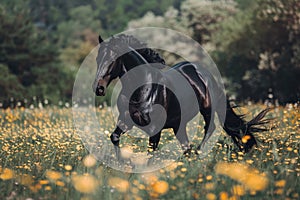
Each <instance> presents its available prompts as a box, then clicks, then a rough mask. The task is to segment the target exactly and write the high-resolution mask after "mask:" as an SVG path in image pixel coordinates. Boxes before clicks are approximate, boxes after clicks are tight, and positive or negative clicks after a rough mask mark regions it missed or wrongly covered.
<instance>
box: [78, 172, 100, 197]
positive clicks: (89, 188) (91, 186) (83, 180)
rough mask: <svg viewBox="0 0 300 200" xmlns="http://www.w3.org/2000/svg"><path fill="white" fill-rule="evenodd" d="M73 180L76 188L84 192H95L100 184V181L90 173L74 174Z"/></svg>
mask: <svg viewBox="0 0 300 200" xmlns="http://www.w3.org/2000/svg"><path fill="white" fill-rule="evenodd" d="M72 182H73V185H74V187H75V189H76V190H77V191H79V192H82V193H93V192H95V191H96V189H97V187H98V186H99V184H100V183H99V181H98V180H97V179H96V178H95V177H94V176H92V175H90V174H84V175H73V176H72Z"/></svg>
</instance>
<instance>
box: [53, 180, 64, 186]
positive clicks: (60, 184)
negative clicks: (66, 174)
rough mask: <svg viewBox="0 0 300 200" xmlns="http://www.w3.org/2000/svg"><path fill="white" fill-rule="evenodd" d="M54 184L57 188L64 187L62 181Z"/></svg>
mask: <svg viewBox="0 0 300 200" xmlns="http://www.w3.org/2000/svg"><path fill="white" fill-rule="evenodd" d="M55 184H56V185H57V186H60V187H64V186H65V183H64V182H62V181H56V182H55Z"/></svg>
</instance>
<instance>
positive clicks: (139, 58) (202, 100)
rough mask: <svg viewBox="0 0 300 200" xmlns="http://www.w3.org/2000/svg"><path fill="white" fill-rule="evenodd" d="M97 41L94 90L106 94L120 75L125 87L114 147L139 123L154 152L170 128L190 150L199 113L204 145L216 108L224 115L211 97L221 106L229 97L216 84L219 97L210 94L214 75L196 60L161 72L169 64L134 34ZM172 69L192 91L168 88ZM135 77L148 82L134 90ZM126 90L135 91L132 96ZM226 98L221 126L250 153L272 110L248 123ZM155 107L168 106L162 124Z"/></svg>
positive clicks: (119, 103)
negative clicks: (191, 129)
mask: <svg viewBox="0 0 300 200" xmlns="http://www.w3.org/2000/svg"><path fill="white" fill-rule="evenodd" d="M99 43H100V48H99V50H98V55H97V58H96V61H97V66H98V68H97V74H96V78H95V82H94V85H93V90H94V92H95V93H96V95H97V96H104V95H105V91H106V88H107V86H108V85H109V84H110V83H111V81H112V80H114V79H116V78H120V79H121V83H122V90H121V92H120V94H119V96H118V100H117V106H118V109H119V113H120V114H119V117H118V122H117V125H116V128H115V130H114V131H113V133H112V134H111V136H110V139H111V141H112V143H113V144H114V145H115V147H118V146H119V141H120V136H121V135H122V134H124V133H125V132H126V131H128V130H130V129H131V128H132V127H133V126H138V127H139V128H141V129H143V130H144V131H145V132H146V133H148V134H149V136H150V137H149V146H150V148H151V149H152V150H156V149H157V148H158V144H159V141H160V136H161V130H162V129H165V128H172V129H173V131H174V133H175V136H176V138H177V139H178V140H179V142H180V144H181V146H182V149H183V150H184V152H190V150H191V146H190V144H189V140H188V137H187V134H186V130H185V129H186V124H187V123H188V122H189V121H190V120H191V119H192V118H193V117H194V116H196V115H197V114H198V113H199V111H200V113H201V114H202V115H203V117H204V121H205V127H204V129H205V135H204V138H203V140H202V142H201V145H199V146H198V148H197V149H198V150H199V149H201V147H202V146H204V145H205V143H206V142H207V141H208V139H209V138H210V136H211V135H212V133H213V131H214V130H215V125H214V122H213V121H212V120H213V119H214V115H215V112H216V113H217V114H218V115H221V113H218V109H216V108H213V105H212V101H213V100H214V102H216V103H215V105H218V101H221V99H222V98H223V99H225V101H226V98H225V96H224V95H225V94H224V92H223V91H222V90H221V89H220V88H218V87H213V88H214V89H215V90H216V91H213V93H214V94H215V95H211V94H212V91H209V88H211V87H210V85H209V84H213V85H216V82H215V80H214V78H213V77H212V76H210V75H209V73H207V71H205V69H203V71H202V70H201V71H199V68H198V67H197V66H196V65H195V64H194V63H191V62H187V61H185V62H180V63H177V64H175V65H174V66H173V67H171V68H170V70H167V71H166V70H161V69H162V68H164V67H165V65H164V64H165V61H164V59H163V58H161V57H160V55H159V54H158V53H157V52H155V51H154V50H152V49H150V48H147V47H146V44H144V43H142V42H140V41H139V40H137V39H136V38H135V37H133V36H128V35H124V34H121V35H117V36H114V37H112V38H111V39H110V40H109V41H103V39H102V38H101V36H99ZM116 55H118V57H117V56H116ZM119 55H120V56H119ZM140 65H145V66H146V67H144V68H143V70H140V71H138V73H137V72H134V73H132V74H133V75H132V76H129V77H125V76H126V74H127V73H128V72H130V71H131V70H133V69H135V68H137V66H140ZM172 72H177V74H180V75H182V77H184V79H185V80H186V81H187V82H188V83H189V87H190V88H192V89H191V90H189V89H186V88H187V87H186V88H185V86H181V88H173V89H170V88H169V87H168V84H169V83H170V82H172V79H174V77H173V75H172V74H174V73H172ZM124 77H125V78H124ZM137 79H141V80H145V84H144V85H141V86H140V87H138V88H134V87H133V85H134V83H135V81H136V80H137ZM154 80H155V81H154ZM173 82H174V80H173ZM174 90H181V92H179V93H177V94H175V93H176V92H174ZM126 91H133V92H132V93H131V94H128V92H126ZM178 94H179V95H178ZM193 95H194V96H196V100H197V110H196V109H195V107H194V106H193V105H190V104H192V103H190V102H189V101H190V100H191V99H193ZM212 97H213V98H215V99H212ZM182 102H184V103H183V104H184V105H182ZM226 102H227V103H225V113H226V114H225V115H224V118H225V120H224V124H223V129H224V130H225V131H226V133H227V134H228V135H229V136H231V138H232V139H233V141H234V143H235V144H236V145H237V146H238V148H239V150H241V151H245V152H247V151H249V150H250V149H251V148H252V147H253V146H254V145H256V140H255V137H254V136H253V133H254V132H261V131H266V130H267V129H266V128H264V127H262V126H261V125H264V124H266V123H268V120H264V119H263V118H264V116H265V115H266V113H267V112H268V109H266V110H263V111H262V112H260V113H259V114H258V115H257V116H256V117H255V118H254V119H252V120H251V121H249V122H246V121H245V120H244V118H243V116H241V115H237V114H236V113H235V112H234V111H233V108H232V107H231V106H230V104H229V102H228V101H226ZM155 105H160V106H161V107H163V108H164V110H165V114H166V119H165V121H164V123H163V124H162V125H161V124H160V125H158V124H159V123H161V121H160V119H158V120H156V119H157V116H159V114H160V113H158V115H157V111H156V110H155ZM155 112H156V115H155ZM219 118H220V116H219ZM150 124H151V125H150ZM245 136H246V137H245Z"/></svg>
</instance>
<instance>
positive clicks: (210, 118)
mask: <svg viewBox="0 0 300 200" xmlns="http://www.w3.org/2000/svg"><path fill="white" fill-rule="evenodd" d="M200 112H201V114H202V115H203V118H204V121H205V126H204V138H203V140H202V141H201V144H200V145H199V146H198V148H197V150H200V149H202V148H203V147H204V145H205V144H206V143H207V141H208V140H209V138H210V137H211V135H212V134H213V132H214V130H215V129H216V125H215V123H214V118H215V114H214V112H212V110H211V108H206V109H201V110H200Z"/></svg>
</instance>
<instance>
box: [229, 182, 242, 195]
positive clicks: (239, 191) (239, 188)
mask: <svg viewBox="0 0 300 200" xmlns="http://www.w3.org/2000/svg"><path fill="white" fill-rule="evenodd" d="M231 190H232V193H233V194H234V195H237V196H243V195H245V188H244V187H243V186H241V185H234V186H233V187H232V189H231Z"/></svg>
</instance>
